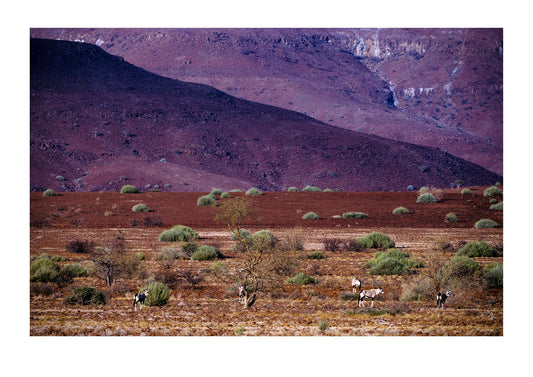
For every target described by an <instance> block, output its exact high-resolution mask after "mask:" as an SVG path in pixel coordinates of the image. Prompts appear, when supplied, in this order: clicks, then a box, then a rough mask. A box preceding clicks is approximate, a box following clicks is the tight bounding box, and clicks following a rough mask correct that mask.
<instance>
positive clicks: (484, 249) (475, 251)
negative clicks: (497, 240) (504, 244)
mask: <svg viewBox="0 0 533 377" xmlns="http://www.w3.org/2000/svg"><path fill="white" fill-rule="evenodd" d="M457 255H459V256H466V257H470V258H478V257H489V258H490V257H499V256H500V253H499V251H498V250H497V249H496V248H495V247H493V246H491V245H489V244H488V243H486V242H484V241H481V242H469V243H467V244H466V245H464V246H463V247H462V248H460V249H459V250H458V251H457Z"/></svg>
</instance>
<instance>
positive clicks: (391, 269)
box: [365, 249, 424, 275]
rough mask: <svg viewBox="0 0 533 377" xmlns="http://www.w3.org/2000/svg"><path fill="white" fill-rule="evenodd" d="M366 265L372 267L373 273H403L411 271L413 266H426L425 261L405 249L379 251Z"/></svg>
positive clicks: (370, 272) (371, 271)
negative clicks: (416, 258) (414, 256)
mask: <svg viewBox="0 0 533 377" xmlns="http://www.w3.org/2000/svg"><path fill="white" fill-rule="evenodd" d="M365 267H367V268H370V271H369V274H371V275H402V274H406V273H410V272H411V270H410V269H411V268H421V267H424V263H423V262H421V261H417V260H415V259H414V258H413V256H412V255H411V254H409V253H406V252H405V251H402V250H398V249H390V250H387V251H386V252H381V251H378V252H377V253H375V254H374V258H373V259H371V260H369V261H368V262H367V263H366V264H365Z"/></svg>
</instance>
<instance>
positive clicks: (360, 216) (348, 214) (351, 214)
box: [342, 212, 369, 219]
mask: <svg viewBox="0 0 533 377" xmlns="http://www.w3.org/2000/svg"><path fill="white" fill-rule="evenodd" d="M342 217H343V218H345V219H367V218H368V217H369V216H368V215H367V214H366V213H363V212H345V213H343V214H342Z"/></svg>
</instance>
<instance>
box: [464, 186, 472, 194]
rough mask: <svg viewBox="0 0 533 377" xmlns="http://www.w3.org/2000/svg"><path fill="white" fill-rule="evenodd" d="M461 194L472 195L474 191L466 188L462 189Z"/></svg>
mask: <svg viewBox="0 0 533 377" xmlns="http://www.w3.org/2000/svg"><path fill="white" fill-rule="evenodd" d="M461 194H463V195H470V194H472V191H470V189H467V188H465V189H462V190H461Z"/></svg>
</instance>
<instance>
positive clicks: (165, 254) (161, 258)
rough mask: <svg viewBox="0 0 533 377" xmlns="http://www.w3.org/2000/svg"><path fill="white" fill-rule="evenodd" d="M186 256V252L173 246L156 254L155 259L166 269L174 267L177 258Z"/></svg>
mask: <svg viewBox="0 0 533 377" xmlns="http://www.w3.org/2000/svg"><path fill="white" fill-rule="evenodd" d="M184 258H185V255H184V253H182V252H181V251H179V250H176V249H175V248H173V247H165V248H164V249H163V250H161V251H158V252H157V253H155V254H154V261H156V262H157V264H159V265H160V266H161V267H163V268H165V269H169V268H171V267H173V266H174V265H175V262H176V260H177V259H184Z"/></svg>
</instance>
